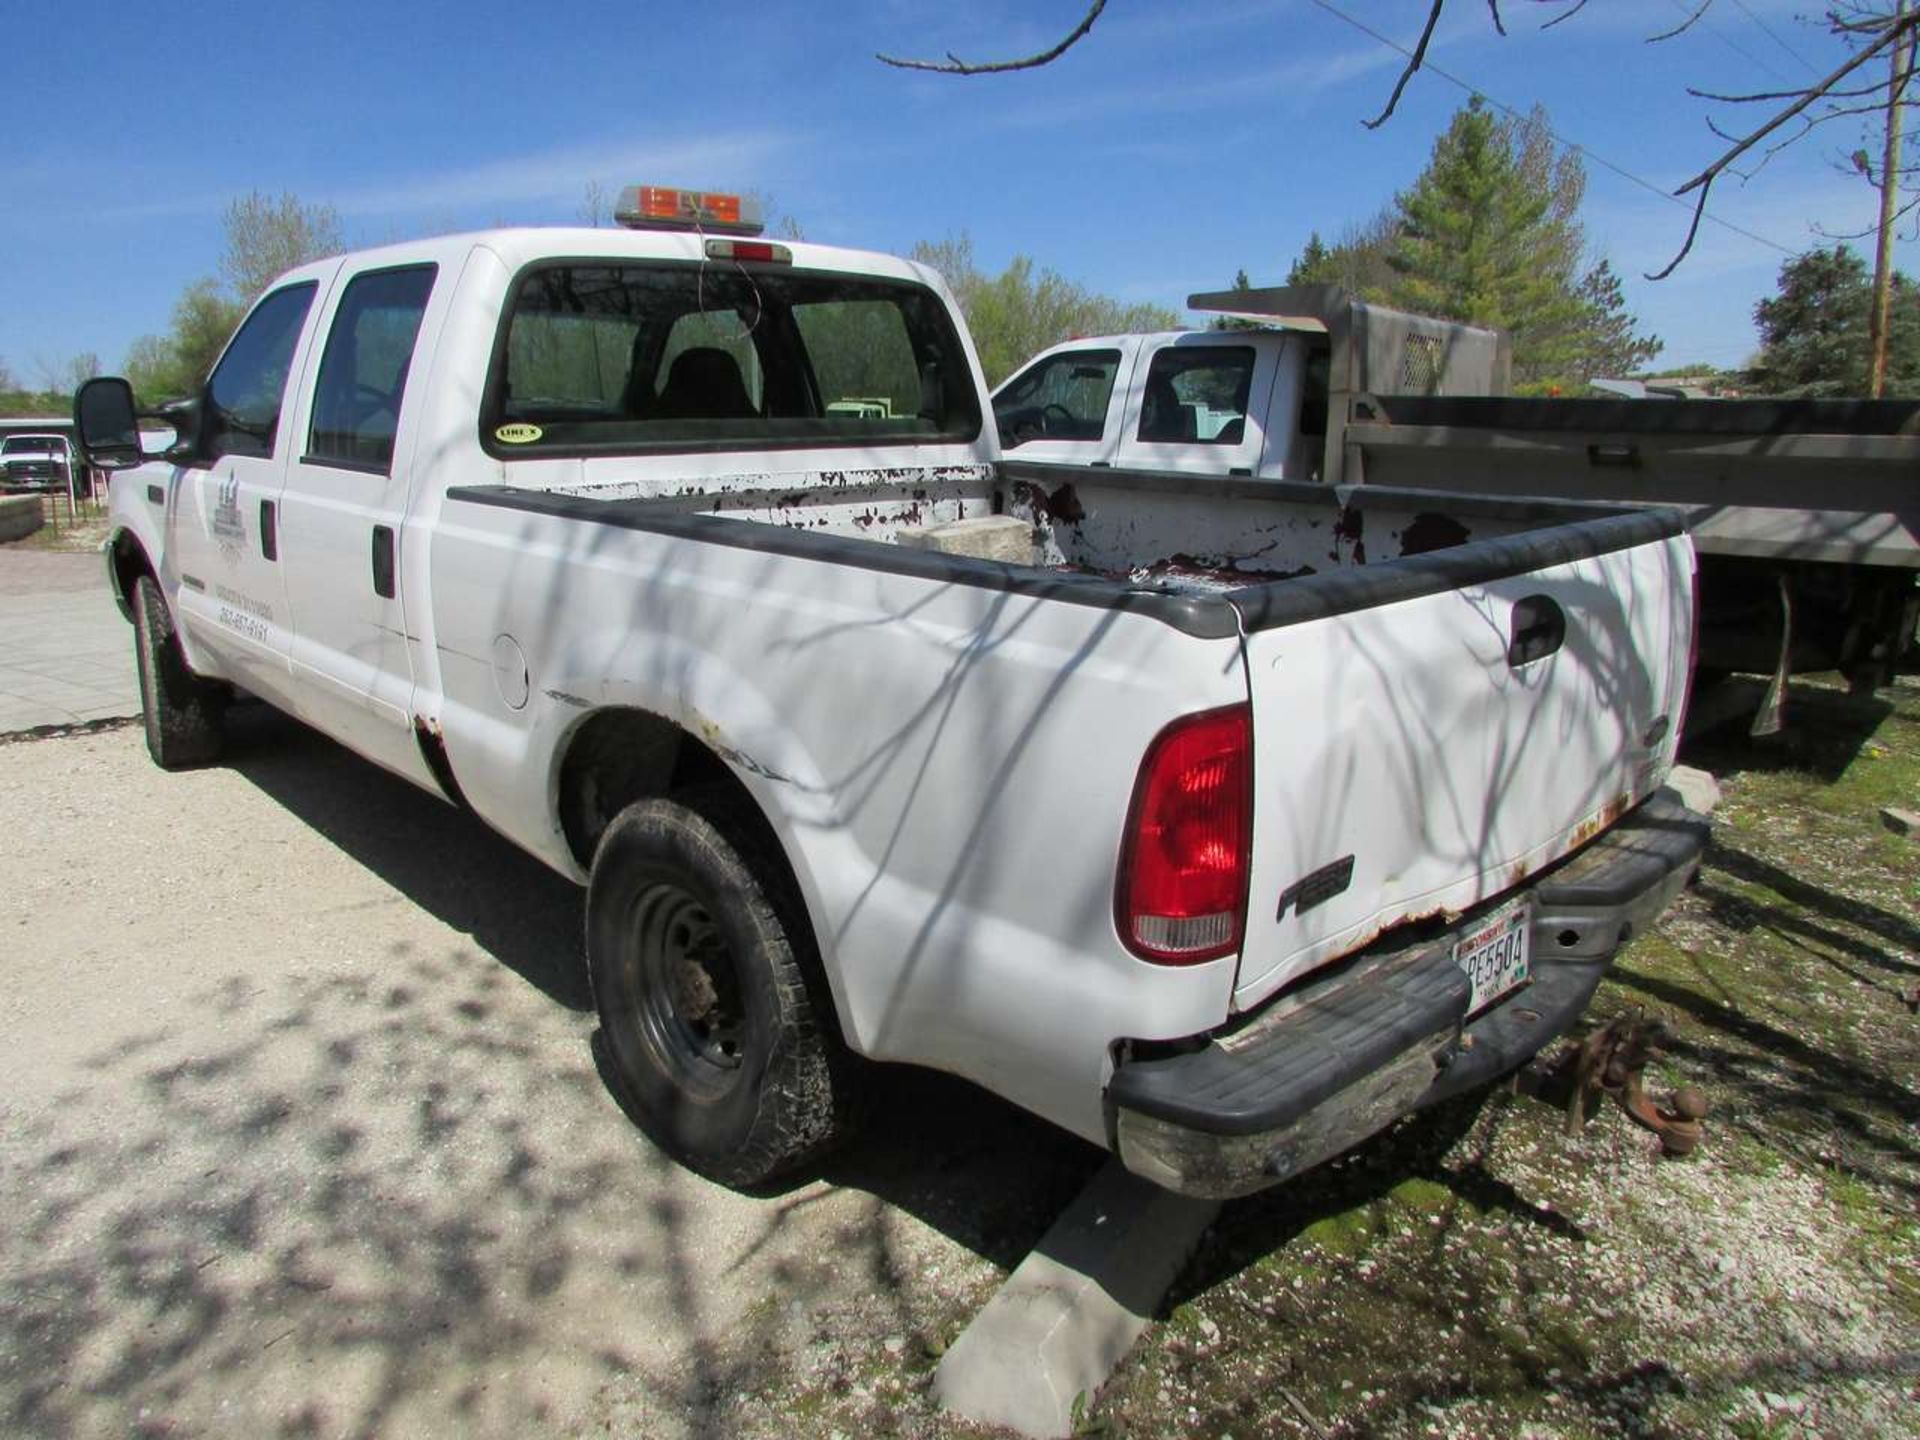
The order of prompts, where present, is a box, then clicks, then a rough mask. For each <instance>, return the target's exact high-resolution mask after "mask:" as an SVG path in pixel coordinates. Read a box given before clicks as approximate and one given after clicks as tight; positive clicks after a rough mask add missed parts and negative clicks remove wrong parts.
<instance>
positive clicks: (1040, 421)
mask: <svg viewBox="0 0 1920 1440" xmlns="http://www.w3.org/2000/svg"><path fill="white" fill-rule="evenodd" d="M1132 358H1133V352H1132V349H1131V348H1124V349H1123V348H1122V347H1120V346H1118V345H1114V344H1111V343H1109V344H1099V343H1097V342H1096V343H1093V344H1089V345H1087V346H1085V347H1084V348H1076V349H1070V350H1069V349H1062V350H1056V351H1053V352H1052V353H1050V354H1047V355H1043V356H1041V357H1040V358H1039V359H1038V360H1036V361H1034V362H1033V364H1031V365H1029V366H1028V367H1027V368H1026V369H1025V370H1022V371H1021V372H1020V373H1019V374H1018V375H1016V376H1014V377H1013V379H1011V380H1009V381H1007V383H1006V384H1005V385H1002V386H1001V387H1000V388H999V389H998V390H996V391H995V392H994V395H993V418H994V420H995V422H996V423H997V424H998V425H999V427H1000V445H1001V448H1002V449H1003V450H1004V451H1005V452H1006V453H1007V454H1008V455H1010V456H1013V457H1015V458H1017V459H1021V460H1035V461H1040V462H1043V463H1046V464H1053V465H1111V464H1112V463H1113V452H1114V447H1115V446H1116V445H1117V444H1118V441H1119V434H1120V419H1121V414H1122V411H1123V410H1124V408H1125V396H1126V393H1127V374H1126V372H1127V371H1128V370H1129V369H1130V368H1131V365H1132Z"/></svg>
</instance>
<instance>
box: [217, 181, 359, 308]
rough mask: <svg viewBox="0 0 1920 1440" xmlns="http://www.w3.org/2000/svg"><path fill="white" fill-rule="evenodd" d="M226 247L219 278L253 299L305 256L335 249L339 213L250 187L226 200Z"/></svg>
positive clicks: (337, 246)
mask: <svg viewBox="0 0 1920 1440" xmlns="http://www.w3.org/2000/svg"><path fill="white" fill-rule="evenodd" d="M225 224H226V231H227V248H226V251H225V253H223V254H222V255H221V257H220V278H221V279H222V280H224V281H225V282H226V285H227V291H228V293H229V294H230V295H232V297H233V298H234V299H235V300H238V301H240V302H241V303H243V304H246V305H251V304H252V303H253V302H254V300H255V299H257V298H258V297H259V295H260V293H261V292H262V291H264V290H265V289H266V288H267V286H269V285H271V284H272V283H273V281H274V279H275V277H276V276H279V275H282V274H284V273H285V272H287V271H288V270H291V269H293V267H294V266H296V265H304V264H306V263H307V262H308V261H309V260H319V259H322V258H324V257H325V256H328V255H338V254H339V253H340V251H341V250H343V249H344V248H345V246H343V245H342V244H341V241H340V216H339V214H338V212H336V211H335V210H334V208H333V207H332V206H331V205H303V204H301V203H300V200H299V197H297V196H295V195H292V194H285V193H283V194H282V195H281V196H280V197H279V198H278V199H273V198H270V197H268V196H266V195H262V194H261V193H260V192H259V191H258V190H250V191H248V192H247V193H246V194H245V195H242V196H241V197H240V198H239V199H237V200H235V201H233V202H232V203H231V204H229V205H228V206H227V213H226V217H225Z"/></svg>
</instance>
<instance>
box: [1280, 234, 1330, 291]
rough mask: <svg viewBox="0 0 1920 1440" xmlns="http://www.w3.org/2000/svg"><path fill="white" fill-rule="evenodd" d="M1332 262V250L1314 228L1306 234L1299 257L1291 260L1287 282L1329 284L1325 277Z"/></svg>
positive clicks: (1291, 283) (1294, 283)
mask: <svg viewBox="0 0 1920 1440" xmlns="http://www.w3.org/2000/svg"><path fill="white" fill-rule="evenodd" d="M1332 262H1333V252H1332V251H1331V250H1329V249H1328V248H1327V247H1326V245H1325V244H1324V243H1323V242H1322V241H1321V239H1320V232H1319V231H1318V230H1315V231H1314V232H1313V233H1312V234H1310V235H1308V236H1307V243H1306V246H1305V248H1303V249H1302V250H1301V251H1300V255H1299V258H1298V259H1296V260H1295V261H1294V262H1293V268H1292V269H1291V270H1289V271H1287V284H1289V285H1328V284H1331V283H1332V281H1331V280H1329V279H1328V278H1327V277H1328V272H1329V270H1330V268H1331V265H1332Z"/></svg>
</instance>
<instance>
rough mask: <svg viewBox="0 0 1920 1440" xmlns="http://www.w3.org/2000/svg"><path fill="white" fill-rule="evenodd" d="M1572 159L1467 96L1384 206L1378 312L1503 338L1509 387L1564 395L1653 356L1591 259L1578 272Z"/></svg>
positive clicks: (1615, 284)
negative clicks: (1386, 229) (1470, 327)
mask: <svg viewBox="0 0 1920 1440" xmlns="http://www.w3.org/2000/svg"><path fill="white" fill-rule="evenodd" d="M1585 192H1586V174H1585V171H1584V169H1583V167H1582V166H1581V163H1580V159H1579V156H1578V155H1577V154H1576V153H1575V152H1573V151H1570V150H1569V151H1565V152H1561V151H1559V149H1558V147H1557V146H1556V145H1555V143H1554V141H1553V137H1552V135H1551V134H1550V133H1549V132H1548V129H1547V124H1546V117H1545V115H1544V114H1543V113H1542V112H1541V111H1539V110H1537V109H1536V110H1535V111H1534V113H1533V114H1532V115H1531V116H1529V117H1528V118H1527V120H1525V121H1524V122H1514V121H1503V120H1499V119H1496V118H1495V116H1494V115H1493V113H1492V112H1491V111H1490V110H1488V109H1487V107H1486V106H1485V104H1484V103H1483V102H1481V101H1480V100H1479V99H1478V98H1477V97H1476V98H1475V99H1474V100H1473V101H1471V102H1469V104H1468V105H1467V106H1466V108H1465V109H1463V110H1460V111H1459V112H1458V113H1456V114H1455V115H1454V117H1453V122H1452V124H1450V125H1449V126H1448V127H1447V130H1446V133H1445V134H1443V135H1442V136H1441V137H1440V138H1439V140H1438V141H1436V142H1435V144H1434V147H1433V155H1432V158H1431V159H1430V160H1429V161H1428V163H1427V168H1426V170H1425V171H1424V172H1423V173H1422V174H1421V175H1420V177H1419V178H1418V179H1417V180H1416V181H1415V182H1414V183H1413V185H1412V187H1411V188H1409V189H1408V190H1406V191H1403V192H1402V193H1401V194H1400V195H1398V196H1396V197H1395V206H1396V211H1397V214H1396V217H1395V218H1396V220H1397V222H1398V229H1397V233H1396V235H1395V236H1394V238H1393V241H1392V243H1391V245H1390V247H1389V248H1388V250H1387V262H1388V264H1389V266H1390V267H1391V269H1392V271H1393V279H1392V281H1391V282H1389V283H1388V284H1387V285H1386V286H1385V287H1383V289H1384V294H1382V295H1381V297H1380V298H1382V299H1384V300H1385V301H1386V302H1387V303H1388V304H1391V305H1395V306H1398V307H1400V308H1402V309H1407V310H1413V311H1417V312H1419V313H1421V314H1426V315H1437V316H1440V317H1442V318H1445V319H1449V320H1464V321H1467V322H1469V323H1472V324H1477V325H1491V326H1495V327H1497V328H1499V329H1502V330H1505V331H1507V332H1508V333H1509V334H1510V335H1511V336H1512V337H1513V370H1514V381H1515V384H1516V387H1517V388H1520V389H1522V390H1546V389H1552V388H1572V387H1575V386H1579V385H1582V384H1584V383H1585V382H1586V381H1587V380H1588V379H1590V378H1591V377H1593V376H1594V375H1598V374H1605V373H1609V372H1612V373H1622V372H1625V371H1630V370H1633V369H1636V368H1638V367H1639V366H1640V365H1641V364H1642V363H1644V362H1645V361H1647V360H1649V359H1651V358H1652V357H1653V356H1654V355H1655V354H1657V353H1658V352H1659V349H1660V342H1659V341H1658V340H1656V339H1654V338H1652V337H1651V336H1642V335H1640V334H1638V333H1637V331H1636V329H1635V321H1634V318H1633V316H1631V315H1630V314H1628V313H1627V311H1626V308H1625V304H1624V301H1623V299H1622V296H1621V293H1620V283H1619V279H1618V277H1617V276H1615V275H1614V273H1613V271H1612V269H1611V267H1610V266H1608V265H1607V263H1606V262H1605V261H1604V260H1602V261H1600V262H1599V263H1598V264H1596V265H1594V266H1592V267H1591V268H1588V269H1585V270H1583V269H1582V268H1581V267H1582V264H1583V261H1584V257H1585V253H1586V239H1585V235H1584V233H1583V231H1582V229H1581V226H1580V223H1579V219H1578V212H1579V208H1580V202H1581V199H1582V198H1583V197H1584V195H1585Z"/></svg>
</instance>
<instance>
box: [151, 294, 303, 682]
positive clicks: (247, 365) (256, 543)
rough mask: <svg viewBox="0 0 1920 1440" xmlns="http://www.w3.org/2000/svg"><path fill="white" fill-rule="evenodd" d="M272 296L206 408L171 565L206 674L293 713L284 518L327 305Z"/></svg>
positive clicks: (193, 651) (214, 379)
mask: <svg viewBox="0 0 1920 1440" xmlns="http://www.w3.org/2000/svg"><path fill="white" fill-rule="evenodd" d="M319 289H320V286H319V283H318V282H317V281H313V280H303V281H301V282H299V283H297V284H292V285H285V286H282V287H281V288H279V289H277V290H272V291H269V292H268V293H267V294H266V295H265V296H263V297H262V298H261V300H260V302H259V303H258V304H257V305H255V306H254V307H253V310H252V312H251V313H250V314H249V315H248V316H247V318H246V320H245V321H244V322H242V324H241V326H240V328H239V329H238V330H236V331H235V332H234V335H233V338H232V339H231V340H230V341H228V342H227V348H226V350H225V351H224V352H223V353H222V354H221V356H220V363H219V364H217V365H215V366H214V368H213V374H212V375H211V376H210V377H209V378H208V380H207V386H206V389H205V391H204V392H203V393H202V397H201V419H200V432H199V435H198V437H197V438H196V439H195V442H194V448H195V451H196V454H195V458H194V459H193V460H191V461H190V462H188V463H187V464H186V465H184V466H182V467H181V468H180V469H179V470H176V471H175V472H174V477H173V494H172V495H171V496H170V498H169V503H168V505H167V518H168V534H167V556H168V560H169V562H170V564H171V566H172V567H173V572H174V573H173V574H172V575H170V576H169V577H168V579H169V580H170V581H172V582H173V584H174V587H175V588H174V591H173V595H174V610H175V614H176V615H177V617H178V620H179V624H180V627H181V630H182V632H183V638H184V641H185V644H186V646H187V648H188V651H189V654H190V655H191V656H192V658H193V660H194V662H195V665H196V667H197V668H199V669H201V670H203V671H206V672H208V673H212V674H218V675H224V676H226V677H227V678H228V679H230V680H232V681H234V682H235V683H236V684H238V685H240V686H242V687H243V688H245V689H247V690H250V691H252V692H254V693H255V694H257V695H260V696H263V697H265V698H268V699H272V700H275V701H277V702H279V703H281V704H283V705H291V704H292V699H291V695H290V693H289V685H288V672H287V649H288V636H287V611H286V605H285V602H284V600H283V598H282V595H281V587H280V574H279V570H278V567H277V566H276V565H275V563H274V507H275V506H276V505H277V504H278V502H279V498H280V485H281V480H282V477H283V476H284V474H285V471H286V456H287V451H288V450H289V449H290V448H291V446H292V433H291V432H292V423H291V422H292V416H291V414H290V411H291V408H292V407H290V406H289V405H288V404H287V403H286V401H287V396H288V394H289V392H290V390H291V389H292V388H293V385H292V382H293V378H294V369H295V365H296V362H297V360H298V358H299V357H300V355H301V354H302V353H303V351H302V349H301V344H300V342H301V338H302V336H303V335H304V334H305V332H306V328H307V321H308V318H309V316H310V314H311V313H312V310H313V308H314V299H315V297H316V295H317V294H318V293H319Z"/></svg>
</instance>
